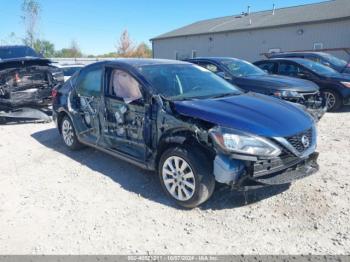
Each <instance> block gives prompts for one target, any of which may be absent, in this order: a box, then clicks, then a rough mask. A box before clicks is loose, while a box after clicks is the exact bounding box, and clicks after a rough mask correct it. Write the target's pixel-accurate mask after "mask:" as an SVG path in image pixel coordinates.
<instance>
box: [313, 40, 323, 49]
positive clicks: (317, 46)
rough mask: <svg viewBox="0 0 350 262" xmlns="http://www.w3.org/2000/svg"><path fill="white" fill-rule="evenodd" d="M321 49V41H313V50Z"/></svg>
mask: <svg viewBox="0 0 350 262" xmlns="http://www.w3.org/2000/svg"><path fill="white" fill-rule="evenodd" d="M322 49H323V43H320V42H319V43H314V50H322Z"/></svg>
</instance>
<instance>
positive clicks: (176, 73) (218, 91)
mask: <svg viewBox="0 0 350 262" xmlns="http://www.w3.org/2000/svg"><path fill="white" fill-rule="evenodd" d="M139 71H140V72H141V73H142V74H143V76H144V77H145V78H146V80H147V81H148V82H149V83H150V84H151V85H152V88H153V90H152V91H153V93H155V94H160V95H162V96H164V97H165V98H167V99H170V100H186V99H201V98H210V97H218V96H225V95H238V94H240V93H241V91H239V90H238V88H236V87H235V86H233V85H231V84H229V83H228V82H226V81H225V80H223V79H222V78H221V77H219V76H217V75H215V74H214V73H212V72H210V71H208V70H206V69H204V68H202V67H199V66H196V65H187V64H179V65H147V66H142V67H140V68H139Z"/></svg>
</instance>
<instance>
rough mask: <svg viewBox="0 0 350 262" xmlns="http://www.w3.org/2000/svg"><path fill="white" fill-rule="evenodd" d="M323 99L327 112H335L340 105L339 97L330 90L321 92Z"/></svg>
mask: <svg viewBox="0 0 350 262" xmlns="http://www.w3.org/2000/svg"><path fill="white" fill-rule="evenodd" d="M322 93H323V96H324V98H325V99H326V105H327V108H328V111H329V112H334V111H337V110H338V109H339V108H340V107H341V106H342V105H343V103H342V99H341V96H340V95H339V94H338V93H337V92H335V91H333V90H330V89H326V90H323V91H322Z"/></svg>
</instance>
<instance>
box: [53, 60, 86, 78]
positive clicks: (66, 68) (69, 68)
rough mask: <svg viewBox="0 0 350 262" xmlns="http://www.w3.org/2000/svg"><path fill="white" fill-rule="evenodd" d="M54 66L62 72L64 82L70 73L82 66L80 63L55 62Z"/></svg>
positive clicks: (72, 73)
mask: <svg viewBox="0 0 350 262" xmlns="http://www.w3.org/2000/svg"><path fill="white" fill-rule="evenodd" d="M55 66H56V67H58V68H61V69H62V71H63V74H64V82H66V81H67V80H68V79H69V78H70V77H71V76H72V75H74V73H75V72H77V71H79V70H80V69H81V68H83V67H84V65H82V64H64V65H60V64H56V65H55Z"/></svg>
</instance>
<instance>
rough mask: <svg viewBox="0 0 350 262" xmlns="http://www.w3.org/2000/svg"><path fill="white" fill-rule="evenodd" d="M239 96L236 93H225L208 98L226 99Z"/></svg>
mask: <svg viewBox="0 0 350 262" xmlns="http://www.w3.org/2000/svg"><path fill="white" fill-rule="evenodd" d="M236 95H239V94H238V93H225V94H220V95H216V96H211V97H210V98H222V97H228V96H236Z"/></svg>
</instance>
